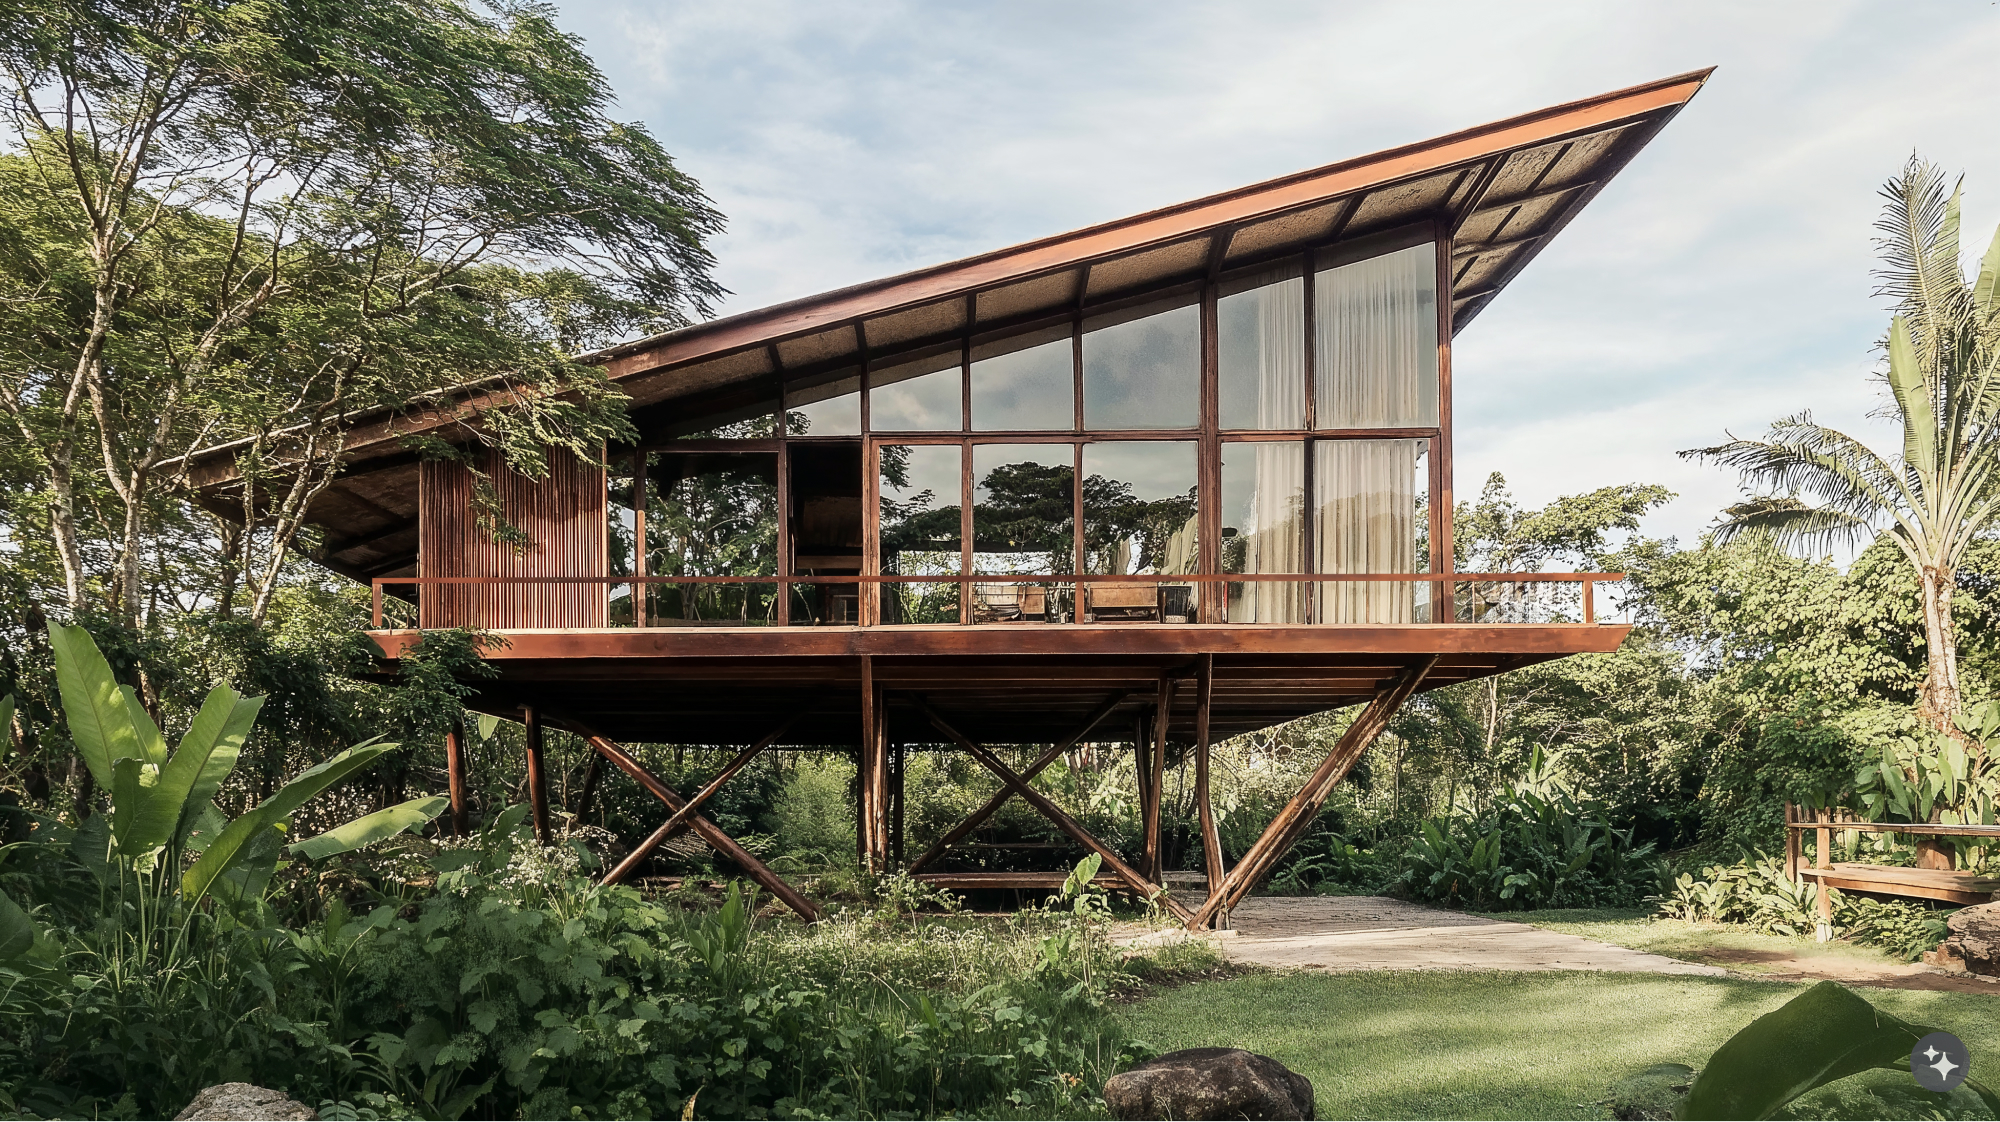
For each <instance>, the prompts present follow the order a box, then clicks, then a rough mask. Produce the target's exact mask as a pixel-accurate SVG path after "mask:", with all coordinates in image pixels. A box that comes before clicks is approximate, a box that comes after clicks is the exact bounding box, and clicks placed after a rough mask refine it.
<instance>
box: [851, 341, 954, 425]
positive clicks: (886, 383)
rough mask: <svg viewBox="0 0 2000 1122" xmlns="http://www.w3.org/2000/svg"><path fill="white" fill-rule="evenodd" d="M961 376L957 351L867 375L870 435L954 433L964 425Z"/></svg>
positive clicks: (874, 371)
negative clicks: (878, 433)
mask: <svg viewBox="0 0 2000 1122" xmlns="http://www.w3.org/2000/svg"><path fill="white" fill-rule="evenodd" d="M964 401H965V374H964V368H963V364H962V363H961V361H960V355H959V352H957V351H947V352H946V353H944V354H941V355H932V356H930V357H928V358H923V359H917V360H915V361H912V362H904V363H898V364H896V365H894V366H885V367H883V368H882V369H880V370H871V371H869V372H868V428H869V430H870V431H872V432H939V431H956V430H958V429H960V428H963V427H964V425H965V406H964Z"/></svg>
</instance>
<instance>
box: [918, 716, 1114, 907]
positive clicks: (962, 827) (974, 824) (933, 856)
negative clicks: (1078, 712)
mask: <svg viewBox="0 0 2000 1122" xmlns="http://www.w3.org/2000/svg"><path fill="white" fill-rule="evenodd" d="M1127 696H1129V695H1128V694H1127V693H1126V692H1125V691H1123V690H1120V691H1118V692H1117V693H1114V694H1112V695H1111V696H1110V697H1109V698H1108V699H1106V701H1105V702H1104V704H1102V705H1100V706H1098V707H1097V710H1096V712H1094V713H1092V714H1091V715H1090V717H1089V719H1088V720H1086V721H1084V722H1083V724H1082V726H1081V727H1079V728H1078V729H1077V730H1076V731H1075V732H1074V733H1071V734H1070V735H1069V737H1068V738H1067V739H1065V740H1063V741H1062V742H1060V743H1058V744H1056V745H1054V746H1053V747H1051V748H1050V749H1049V750H1048V751H1046V752H1044V753H1042V754H1041V756H1040V757H1038V758H1037V759H1036V760H1035V762H1034V763H1032V764H1029V765H1028V770H1026V771H1024V772H1022V773H1021V778H1022V779H1025V780H1027V781H1028V782H1030V783H1032V782H1034V779H1035V777H1036V776H1037V775H1040V774H1041V773H1042V770H1043V769H1044V768H1047V767H1048V766H1049V765H1050V764H1052V763H1055V762H1056V761H1057V760H1059V759H1061V758H1062V754H1063V753H1064V752H1067V751H1069V750H1070V749H1071V748H1073V747H1075V746H1076V743H1077V741H1079V740H1082V739H1083V738H1084V737H1086V736H1089V735H1090V730H1091V729H1094V728H1096V727H1097V726H1098V724H1099V723H1100V722H1102V721H1103V720H1104V718H1106V717H1109V716H1110V715H1111V711H1112V710H1113V709H1116V708H1118V703H1119V702H1121V701H1124V700H1125V698H1126V697H1127ZM1139 724H1140V727H1141V729H1143V728H1144V725H1145V721H1144V719H1143V718H1142V719H1141V720H1140V722H1139ZM1144 746H1145V745H1144V741H1143V739H1142V740H1141V742H1140V748H1141V749H1142V750H1143V748H1144ZM1139 774H1140V775H1141V776H1142V777H1143V776H1144V775H1145V774H1146V768H1145V764H1144V762H1143V758H1142V760H1141V763H1140V767H1139ZM1144 791H1145V786H1144V784H1143V782H1142V783H1141V785H1140V793H1141V795H1142V797H1143V795H1144ZM1013 797H1014V789H1013V788H1012V787H1008V786H1006V785H1004V784H1003V785H1002V786H1001V788H1000V790H999V793H997V794H995V795H994V796H993V797H992V798H990V799H987V800H986V805H985V806H982V807H980V808H979V809H978V810H975V811H973V812H972V813H971V814H969V815H967V816H966V819H965V821H963V822H960V823H959V824H958V825H956V826H953V827H952V828H951V832H950V833H948V834H946V835H945V836H944V837H942V838H940V839H938V842H937V844H936V845H933V846H931V847H930V849H929V850H927V851H925V853H924V855H923V856H922V857H919V858H917V859H916V861H915V863H913V864H912V865H911V866H910V872H912V873H917V872H922V871H923V868H924V866H926V865H928V864H930V863H931V862H933V861H935V860H937V859H938V858H940V857H942V856H944V852H945V850H947V849H950V848H951V847H952V846H954V845H957V844H958V843H959V842H960V841H961V840H963V839H964V838H965V836H966V835H967V834H970V833H972V831H974V830H977V829H978V828H979V827H980V825H981V824H982V823H984V822H985V821H986V820H987V819H988V818H991V817H993V814H994V812H996V811H998V810H999V809H1000V808H1001V807H1002V806H1003V805H1005V804H1006V802H1007V800H1008V799H1011V798H1013ZM900 809H901V808H900V803H899V804H898V812H899V813H900ZM1142 815H1143V812H1142ZM900 828H901V827H900V826H899V827H898V829H900Z"/></svg>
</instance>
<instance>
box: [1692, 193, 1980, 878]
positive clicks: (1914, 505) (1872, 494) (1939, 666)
mask: <svg viewBox="0 0 2000 1122" xmlns="http://www.w3.org/2000/svg"><path fill="white" fill-rule="evenodd" d="M1882 195H1883V198H1884V199H1885V200H1886V205H1885V206H1884V208H1883V215H1882V218H1881V220H1880V221H1878V222H1877V223H1876V225H1875V228H1876V229H1877V230H1878V231H1880V233H1881V237H1879V238H1877V239H1876V246H1877V248H1878V249H1879V251H1880V253H1881V261H1882V267H1881V268H1880V269H1879V270H1878V271H1877V273H1876V276H1877V277H1878V278H1879V279H1880V281H1881V286H1880V288H1879V289H1878V290H1877V291H1878V294H1879V295H1883V296H1887V297H1889V298H1890V299H1891V300H1893V301H1894V302H1895V309H1896V311H1895V314H1894V316H1893V317H1892V318H1891V320H1890V323H1889V337H1888V339H1887V340H1886V341H1885V343H1884V344H1883V348H1884V350H1885V351H1886V353H1887V357H1888V364H1887V368H1886V370H1885V371H1884V373H1883V379H1884V381H1885V382H1886V383H1887V385H1888V388H1889V392H1890V402H1891V404H1890V407H1889V409H1888V410H1887V411H1886V412H1888V414H1889V415H1891V416H1893V417H1894V418H1895V419H1896V420H1897V421H1898V422H1899V423H1900V424H1901V426H1902V430H1903V433H1902V435H1903V441H1902V449H1901V451H1900V452H1899V453H1896V454H1891V455H1886V456H1885V455H1883V454H1881V453H1878V452H1876V451H1875V450H1874V449H1872V448H1870V447H1868V446H1867V445H1866V444H1864V443H1862V442H1861V441H1860V440H1858V439H1856V438H1854V437H1852V436H1849V435H1847V434H1846V433H1842V432H1840V431H1838V430H1835V429H1831V428H1828V427H1826V426H1824V425H1821V424H1818V423H1817V422H1815V421H1814V420H1813V419H1812V414H1811V413H1810V412H1801V413H1799V414H1797V415H1795V416H1791V417H1786V418H1783V419H1781V420H1779V421H1777V422H1776V423H1775V424H1773V425H1772V426H1771V429H1770V431H1769V432H1768V433H1767V434H1766V436H1765V438H1764V439H1762V440H1741V439H1732V440H1730V441H1729V442H1728V443H1726V444H1720V445H1717V446H1715V447H1712V448H1700V449H1693V450H1690V451H1688V452H1684V453H1682V455H1684V456H1690V457H1695V458H1699V459H1705V460H1709V461H1712V462H1716V463H1720V464H1723V465H1726V466H1728V467H1733V468H1735V469H1737V470H1738V471H1739V472H1740V473H1741V474H1742V477H1743V480H1744V482H1745V483H1746V484H1748V485H1749V486H1750V487H1751V488H1752V495H1751V497H1750V498H1749V499H1747V500H1746V501H1745V502H1742V503H1740V504H1738V505H1736V506H1733V507H1731V508H1730V509H1729V510H1728V511H1727V512H1726V514H1725V516H1724V518H1723V519H1722V521H1721V522H1720V523H1719V524H1718V525H1717V527H1716V529H1715V536H1716V538H1717V539H1718V540H1720V541H1728V540H1731V539H1733V538H1738V537H1743V536H1746V535H1767V536H1768V537H1769V538H1770V539H1771V540H1772V541H1774V542H1776V543H1778V544H1780V545H1783V546H1791V547H1806V548H1815V549H1818V548H1824V547H1826V546H1828V545H1831V544H1835V543H1845V544H1848V545H1855V544H1859V543H1861V542H1865V541H1868V540H1870V539H1873V538H1876V537H1878V536H1879V537H1886V538H1887V539H1888V540H1889V541H1890V542H1892V543H1894V545H1895V546H1896V548H1897V549H1898V550H1899V551H1900V552H1901V554H1902V556H1903V558H1904V560H1905V561H1906V562H1907V563H1908V564H1909V566H1910V567H1911V569H1912V570H1914V573H1915V576H1916V579H1917V584H1918V608H1919V612H1920V615H1921V618H1922V621H1923V635H1924V678H1923V684H1922V686H1921V687H1920V688H1919V690H1918V692H1917V706H1916V708H1917V714H1918V717H1919V718H1920V719H1921V720H1922V721H1923V722H1924V723H1925V724H1926V725H1927V726H1928V727H1929V728H1930V729H1931V730H1932V731H1933V733H1934V734H1935V736H1934V739H1935V740H1937V741H1938V743H1937V744H1935V745H1934V748H1933V751H1934V752H1943V753H1946V754H1951V753H1958V754H1963V753H1964V752H1965V751H1967V750H1968V749H1970V750H1972V751H1973V752H1974V755H1975V757H1976V762H1978V763H1983V761H1984V751H1983V749H1981V748H1979V747H1978V746H1977V745H1975V744H1972V743H1970V742H1971V740H1972V739H1973V738H1972V737H1971V736H1970V735H1969V734H1968V733H1967V732H1966V731H1964V729H1963V728H1962V727H1961V721H1960V718H1961V716H1962V714H1963V710H1964V699H1963V696H1962V693H1961V690H1960V682H1959V669H1958V647H1959V641H1958V629H1957V625H1956V623H1955V619H1954V614H1953V609H1952V600H1953V594H1954V592H1955V590H1956V588H1957V585H1958V574H1959V569H1960V567H1961V565H1962V564H1963V563H1964V560H1965V557H1966V553H1967V551H1968V550H1969V549H1971V548H1972V547H1973V546H1974V544H1975V543H1976V542H1977V541H1978V540H1979V539H1980V537H1981V536H1982V535H1983V534H1985V533H1986V532H1987V531H1988V530H1990V529H1991V528H1992V526H1993V524H1994V518H1995V516H1996V514H2000V482H1996V475H1995V469H1996V467H2000V230H1996V231H1995V233H1994V239H1993V241H1992V243H1991V245H1990V246H1989V248H1988V249H1987V252H1986V256H1985V259H1984V260H1983V261H1982V262H1981V263H1980V269H1979V274H1978V276H1977V277H1976V278H1975V279H1974V280H1973V281H1972V282H1970V283H1968V282H1967V281H1966V279H1965V275H1964V273H1963V271H1962V269H1961V267H1960V265H1959V189H1958V187H1957V186H1956V185H1954V186H1953V187H1952V189H1951V191H1950V193H1949V194H1947V193H1946V191H1945V177H1944V174H1943V173H1942V172H1941V171H1940V170H1938V169H1937V168H1935V167H1933V166H1931V165H1929V164H1926V163H1924V162H1922V161H1921V160H1919V159H1917V158H1915V157H1912V158H1911V160H1910V162H1909V163H1908V164H1907V165H1906V166H1905V167H1904V169H1903V172H1902V174H1901V175H1900V176H1898V177H1897V178H1895V179H1892V180H1890V181H1889V182H1888V183H1887V184H1886V185H1885V186H1884V187H1883V189H1882ZM1802 496H1803V497H1802ZM1878 527H1882V528H1881V529H1880V530H1879V531H1878ZM1944 741H1950V742H1951V743H1949V744H1946V743H1943V742H1944ZM1910 775H1911V778H1912V779H1914V775H1915V773H1914V772H1911V773H1910ZM1947 809H1948V808H1946V807H1945V806H1943V805H1941V804H1934V805H1932V806H1931V807H1930V808H1929V812H1928V814H1927V815H1922V814H1920V817H1928V818H1930V819H1931V820H1933V821H1935V820H1937V819H1938V817H1939V816H1940V815H1941V814H1942V813H1944V812H1946V810H1947ZM1950 809H1952V810H1953V812H1954V813H1962V811H1963V808H1950ZM1918 863H1919V864H1920V865H1922V866H1925V867H1929V868H1949V867H1951V857H1950V854H1949V851H1948V850H1947V849H1946V848H1945V847H1944V846H1942V845H1940V844H1939V843H1937V842H1934V841H1928V840H1926V841H1922V842H1919V844H1918Z"/></svg>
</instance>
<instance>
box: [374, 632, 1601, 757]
mask: <svg viewBox="0 0 2000 1122" xmlns="http://www.w3.org/2000/svg"><path fill="white" fill-rule="evenodd" d="M1628 630H1629V628H1626V627H1623V626H1617V625H1597V626H1578V625H1551V626H1527V625H1507V626H1451V627H1428V626H1415V627H1403V626H1392V625H1369V626H1352V627H1332V626H1329V627H1232V626H1189V627H1180V626H1168V627H1161V626H1157V625H1151V626H1123V627H1120V626H1064V627H1056V626H1052V627H1039V628H994V627H897V628H867V629H860V628H784V629H779V628H767V627H753V628H712V627H711V628H700V629H690V630H688V631H671V630H669V629H645V630H634V629H611V630H597V631H513V632H505V633H503V637H504V639H505V644H504V645H503V646H498V647H496V648H493V649H490V650H489V651H488V657H489V659H490V660H491V663H492V665H493V666H494V668H495V669H496V670H497V671H499V676H498V677H497V678H495V679H490V680H485V681H481V682H475V683H469V684H472V685H474V686H475V687H476V688H477V689H478V690H479V694H478V696H477V697H475V698H473V699H470V705H471V707H472V708H475V709H479V710H483V711H486V712H492V713H500V714H503V715H511V714H513V713H514V712H516V711H518V710H519V709H520V708H521V707H522V706H527V705H539V706H543V707H547V708H551V709H557V710H561V711H564V712H569V713H577V714H589V715H590V718H591V720H592V722H593V723H594V724H595V725H596V726H597V727H598V728H600V729H601V730H602V731H603V733H604V735H606V736H609V737H612V738H614V739H616V740H619V741H622V742H627V743H631V742H651V743H706V744H748V743H750V742H752V741H754V740H756V739H758V738H759V737H761V736H763V735H764V734H765V733H767V732H769V726H770V722H771V719H772V716H773V715H775V714H790V713H800V714H802V716H801V718H800V720H799V721H798V722H797V723H796V724H795V725H794V726H793V728H792V730H791V732H789V733H788V734H787V735H786V736H785V738H784V740H783V741H782V743H781V744H780V745H779V746H781V747H804V746H843V745H852V744H854V743H857V742H858V739H859V736H858V733H857V729H858V728H859V727H860V724H859V722H860V700H859V693H858V691H859V688H860V682H861V661H862V660H861V658H860V655H861V654H862V653H866V654H868V655H870V656H871V657H870V660H869V661H870V663H871V665H872V674H873V680H874V682H875V683H876V684H877V686H878V688H879V689H881V690H882V691H883V696H884V706H885V710H886V713H887V720H888V723H889V731H888V735H889V736H890V738H891V739H892V740H894V741H896V742H899V743H911V744H922V743H929V742H932V741H934V740H936V739H938V737H937V734H936V733H935V731H934V730H932V729H931V728H930V727H929V723H928V722H927V721H926V720H925V719H924V718H923V716H922V715H921V713H920V712H919V702H920V700H921V701H922V702H927V703H928V704H930V705H931V706H932V707H934V708H935V709H936V710H937V711H938V712H940V713H944V714H947V715H949V716H950V719H951V720H952V721H954V722H955V723H959V724H961V726H962V727H963V728H964V729H965V731H966V732H967V733H968V734H969V735H972V736H974V737H976V738H977V739H979V740H980V741H982V742H984V743H992V744H1015V743H1047V742H1050V741H1053V740H1055V739H1058V738H1060V737H1062V736H1064V735H1066V734H1067V733H1068V732H1069V731H1070V730H1071V729H1072V728H1073V726H1074V725H1075V724H1076V723H1077V722H1078V721H1079V720H1082V719H1083V718H1084V717H1085V716H1087V715H1088V714H1089V713H1090V712H1091V711H1092V710H1093V709H1095V708H1096V707H1097V706H1099V705H1100V704H1102V703H1103V701H1104V699H1105V698H1106V697H1107V696H1108V695H1109V694H1111V693H1112V692H1114V691H1127V694H1128V696H1126V697H1125V698H1124V700H1123V701H1121V702H1120V703H1119V705H1118V710H1117V712H1116V713H1115V714H1114V715H1113V716H1112V717H1110V718H1109V719H1107V720H1106V722H1105V727H1106V728H1115V729H1124V728H1126V727H1127V726H1129V725H1130V724H1131V722H1132V720H1134V719H1135V718H1138V717H1140V716H1143V715H1145V714H1148V713H1150V711H1151V709H1152V707H1153V706H1154V704H1155V703H1156V702H1155V698H1156V694H1157V687H1158V684H1159V682H1160V680H1161V678H1162V677H1167V678H1174V679H1184V680H1186V681H1187V682H1188V683H1189V684H1188V686H1186V687H1184V688H1183V690H1182V691H1181V693H1183V694H1187V695H1190V696H1191V695H1192V692H1193V691H1192V682H1193V679H1194V676H1195V673H1196V667H1197V665H1198V663H1199V660H1200V658H1201V656H1202V655H1204V654H1207V655H1212V656H1213V658H1214V686H1213V690H1214V697H1213V709H1212V718H1211V720H1212V723H1211V733H1212V735H1213V736H1215V737H1217V738H1220V737H1227V736H1232V735H1236V734H1238V733H1242V732H1248V731H1253V730H1255V729H1260V728H1266V727H1269V726H1271V725H1275V724H1280V723H1283V722H1285V721H1289V720H1293V719H1296V718H1298V717H1302V716H1307V715H1310V714H1312V713H1318V712H1323V711H1326V710H1328V709H1336V708H1340V707H1342V706H1346V705H1352V704H1356V703H1359V702H1363V701H1366V700H1368V699H1369V698H1371V697H1373V696H1375V695H1376V694H1378V693H1379V692H1380V691H1381V690H1382V689H1383V688H1384V686H1385V684H1386V683H1388V682H1391V681H1393V680H1394V679H1396V678H1397V677H1398V676H1399V675H1401V674H1403V673H1404V672H1405V671H1406V670H1408V669H1409V668H1410V667H1411V666H1412V665H1414V664H1415V663H1417V662H1418V661H1420V660H1423V659H1426V658H1428V657H1429V656H1431V655H1438V656H1439V658H1438V661H1437V663H1436V665H1435V666H1434V667H1433V669H1432V670H1431V671H1430V673H1429V674H1428V675H1426V676H1425V678H1424V684H1423V686H1422V688H1423V689H1425V690H1429V689H1436V688H1438V687H1440V686H1445V685H1449V684H1451V683H1453V682H1460V681H1467V680H1471V679H1476V678H1484V677H1488V676H1491V675H1493V674H1496V673H1501V672H1504V671H1507V670H1511V669H1515V668H1518V667H1521V666H1527V665H1531V664H1533V663H1537V662H1543V661H1547V660H1548V659H1551V658H1557V657H1560V656H1562V655H1565V654H1573V653H1584V652H1591V651H1610V650H1613V649H1615V648H1616V647H1617V646H1618V644H1619V642H1620V641H1622V640H1623V639H1624V637H1625V635H1626V633H1627V631H1628ZM372 634H373V635H374V637H375V638H376V641H377V642H378V643H379V644H380V645H381V646H382V648H383V650H384V652H385V653H386V654H387V655H388V656H389V658H390V659H391V660H393V659H394V658H395V656H397V655H399V654H400V653H402V652H403V651H404V650H407V649H408V647H409V646H410V645H411V643H412V642H413V641H414V640H415V639H416V637H417V635H418V633H417V632H411V631H388V632H374V633H372ZM1052 640H1061V641H1062V644H1061V645H1059V646H1055V647H1052V646H1051V641H1052ZM389 669H391V667H390V666H388V665H385V666H384V670H385V671H387V670H389ZM1194 721H1195V714H1194V709H1193V706H1192V704H1181V703H1178V702H1177V703H1176V705H1175V706H1174V712H1173V713H1172V715H1171V718H1170V721H1169V724H1168V730H1169V736H1170V737H1171V738H1173V739H1175V740H1180V741H1191V740H1193V739H1194V737H1195V734H1196V729H1195V727H1194ZM1113 738H1114V739H1115V738H1116V737H1115V736H1114V737H1113Z"/></svg>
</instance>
